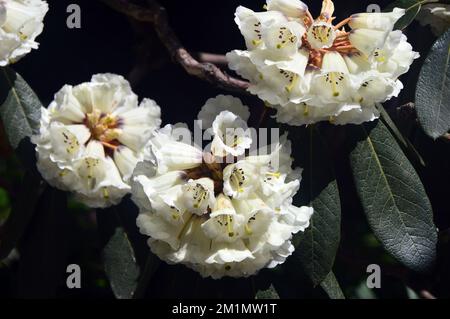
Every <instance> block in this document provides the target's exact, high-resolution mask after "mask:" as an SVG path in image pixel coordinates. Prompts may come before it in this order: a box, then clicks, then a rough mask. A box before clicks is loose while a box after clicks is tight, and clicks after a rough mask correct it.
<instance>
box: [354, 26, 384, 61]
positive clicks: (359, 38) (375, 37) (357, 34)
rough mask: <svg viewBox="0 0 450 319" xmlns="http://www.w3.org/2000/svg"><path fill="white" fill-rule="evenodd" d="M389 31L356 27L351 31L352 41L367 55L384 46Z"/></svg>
mask: <svg viewBox="0 0 450 319" xmlns="http://www.w3.org/2000/svg"><path fill="white" fill-rule="evenodd" d="M388 35H389V32H386V31H378V30H372V29H355V30H352V31H351V32H350V35H349V40H350V43H351V44H352V45H353V46H354V47H355V48H357V49H358V50H359V51H361V52H362V53H364V54H365V55H367V56H371V55H372V54H373V52H374V51H375V50H376V49H378V48H382V47H383V45H384V43H385V41H386V38H387V36H388Z"/></svg>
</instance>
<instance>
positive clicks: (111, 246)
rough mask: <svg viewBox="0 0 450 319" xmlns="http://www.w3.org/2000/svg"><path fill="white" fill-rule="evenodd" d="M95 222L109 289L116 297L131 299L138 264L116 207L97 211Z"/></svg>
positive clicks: (134, 288)
mask: <svg viewBox="0 0 450 319" xmlns="http://www.w3.org/2000/svg"><path fill="white" fill-rule="evenodd" d="M97 223H98V228H99V232H100V235H101V237H102V239H103V243H104V247H103V251H102V258H103V264H104V267H105V272H106V275H107V276H108V278H109V282H110V285H111V289H112V291H113V293H114V295H115V296H116V298H118V299H131V298H132V297H133V293H134V291H135V290H136V287H137V280H138V277H139V266H138V265H137V261H136V257H135V254H134V250H133V247H132V245H131V243H130V241H129V239H128V236H127V234H126V232H125V229H124V228H123V227H122V225H121V222H120V218H119V216H118V214H117V212H116V209H115V208H110V209H105V210H101V211H99V212H98V213H97Z"/></svg>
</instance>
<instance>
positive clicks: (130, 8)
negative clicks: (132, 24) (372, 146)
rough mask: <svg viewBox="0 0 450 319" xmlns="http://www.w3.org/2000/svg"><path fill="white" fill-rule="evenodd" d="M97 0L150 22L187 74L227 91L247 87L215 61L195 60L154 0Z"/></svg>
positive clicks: (241, 89)
mask: <svg viewBox="0 0 450 319" xmlns="http://www.w3.org/2000/svg"><path fill="white" fill-rule="evenodd" d="M100 1H102V2H104V3H105V4H107V5H108V6H109V7H111V8H113V9H114V10H116V11H118V12H121V13H123V14H125V15H127V16H128V17H131V18H133V19H135V20H137V21H141V22H148V23H151V24H152V25H153V28H154V29H155V31H156V33H157V35H158V37H159V39H160V40H161V42H162V43H163V44H164V46H165V47H166V49H167V51H168V52H169V54H170V55H171V57H172V59H173V60H174V61H176V62H178V63H179V64H180V65H181V66H182V67H183V68H184V69H185V71H186V72H187V73H188V74H190V75H192V76H195V77H198V78H200V79H202V80H205V81H207V82H210V83H212V84H214V85H217V86H219V87H221V88H223V89H227V90H231V91H238V92H241V93H243V92H245V91H246V89H247V88H248V87H249V83H248V82H246V81H243V80H240V79H237V78H233V77H231V76H230V75H228V74H226V73H225V72H224V71H222V70H221V69H220V68H218V67H217V66H216V65H214V64H212V63H208V62H204V63H201V62H199V61H197V60H196V59H195V58H194V57H193V56H192V55H191V54H190V53H189V52H188V51H187V50H186V49H185V48H184V47H183V45H182V44H181V41H180V40H179V39H178V37H177V35H176V34H175V32H174V31H173V30H172V28H171V27H170V25H169V22H168V18H167V14H166V10H165V8H164V7H162V6H161V5H160V4H159V3H158V2H157V1H155V0H148V1H147V2H148V4H149V8H144V7H141V6H138V5H135V4H133V3H130V2H129V1H127V0H100Z"/></svg>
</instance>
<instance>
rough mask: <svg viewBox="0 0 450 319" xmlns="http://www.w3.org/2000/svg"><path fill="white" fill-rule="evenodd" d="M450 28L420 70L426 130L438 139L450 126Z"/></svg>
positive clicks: (419, 94) (419, 97) (420, 109)
mask: <svg viewBox="0 0 450 319" xmlns="http://www.w3.org/2000/svg"><path fill="white" fill-rule="evenodd" d="M449 62H450V29H449V30H447V32H446V33H445V34H444V35H442V37H440V38H439V39H438V40H437V41H436V42H435V43H434V45H433V47H432V48H431V51H430V53H429V55H428V57H427V59H426V60H425V63H424V65H423V67H422V70H421V72H420V76H419V81H418V82H417V89H416V109H417V116H418V117H419V122H420V124H421V126H422V127H423V129H424V131H425V133H426V134H427V135H428V136H430V137H432V138H434V139H437V138H438V137H440V136H442V135H444V134H445V133H447V132H448V130H449V129H450V82H449V77H450V68H449Z"/></svg>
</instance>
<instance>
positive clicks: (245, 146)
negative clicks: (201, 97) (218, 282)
mask: <svg viewBox="0 0 450 319" xmlns="http://www.w3.org/2000/svg"><path fill="white" fill-rule="evenodd" d="M248 116H249V113H248V108H247V107H246V106H244V105H243V104H242V103H241V101H240V100H239V99H236V98H233V97H231V96H223V95H221V96H218V97H217V98H214V99H210V100H208V101H207V103H206V105H205V106H204V107H203V108H202V110H201V112H200V114H199V119H200V120H203V121H204V123H207V124H209V125H211V126H212V128H209V127H204V128H205V129H209V130H211V132H212V135H213V142H212V144H213V147H212V148H211V152H212V153H211V152H209V151H201V150H200V149H198V148H197V147H195V146H193V144H192V142H191V140H190V138H189V139H188V140H180V139H179V138H178V137H179V135H180V134H179V133H178V132H177V130H178V128H179V127H176V126H170V125H168V126H166V127H164V128H162V129H161V130H159V131H157V132H155V133H154V136H153V137H152V138H151V140H150V142H149V143H148V145H147V148H146V150H145V158H144V161H142V162H140V163H138V165H137V167H136V169H135V171H134V174H133V176H134V178H133V183H132V188H133V189H132V194H133V197H132V198H133V200H134V202H135V203H136V204H137V205H138V206H139V209H140V214H139V217H138V219H137V225H138V227H139V229H140V231H141V233H143V234H145V235H147V236H149V237H150V238H149V239H148V244H149V246H150V248H151V250H152V251H153V252H154V253H155V254H156V255H158V256H159V257H160V258H161V259H163V260H165V261H166V262H168V263H170V264H177V263H181V264H184V265H186V266H188V267H190V268H192V269H194V270H196V271H198V272H199V273H200V274H201V275H202V276H204V277H213V278H221V277H224V276H230V277H246V276H250V275H253V274H255V273H256V272H258V271H259V270H260V269H262V268H266V267H268V268H272V267H275V266H276V265H278V264H281V263H283V262H284V261H285V260H286V258H287V257H288V256H289V255H291V254H292V252H293V251H294V247H293V245H292V243H291V239H292V236H293V234H296V233H297V232H299V231H304V230H305V229H306V228H307V227H308V226H309V220H310V218H311V215H312V212H313V209H312V208H310V207H296V206H294V205H293V204H292V200H293V196H294V195H295V194H296V193H297V191H298V189H299V184H300V174H299V170H293V169H292V168H291V164H292V158H291V157H290V153H291V146H290V142H289V141H288V140H287V139H286V136H283V137H282V138H281V140H280V142H279V143H276V145H271V146H272V147H271V150H270V151H269V154H258V155H250V153H249V146H250V144H252V142H256V141H253V140H252V138H251V136H252V135H246V134H245V132H247V130H248V127H247V124H246V120H247V118H248ZM233 130H236V131H239V132H238V133H236V134H228V135H227V134H224V132H225V131H233ZM242 132H244V134H242ZM216 139H218V140H220V143H219V142H217V143H215V142H214V141H216ZM229 141H231V142H229ZM216 144H220V146H221V147H220V148H215V147H214V146H215V145H216ZM269 148H270V147H269ZM236 154H240V156H239V159H238V157H236V156H235V155H236ZM228 158H231V161H226V159H228Z"/></svg>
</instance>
